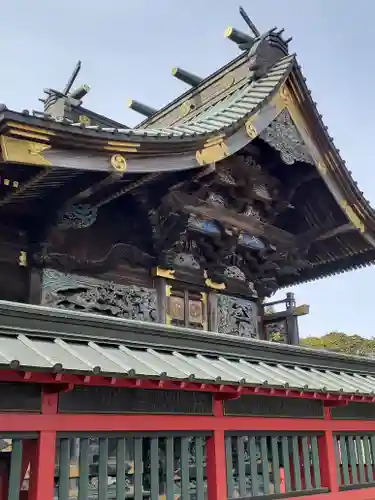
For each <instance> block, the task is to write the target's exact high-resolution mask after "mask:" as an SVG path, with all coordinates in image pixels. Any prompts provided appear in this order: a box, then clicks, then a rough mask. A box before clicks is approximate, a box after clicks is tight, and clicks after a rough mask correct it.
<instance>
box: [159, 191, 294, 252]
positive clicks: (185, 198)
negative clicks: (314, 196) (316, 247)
mask: <svg viewBox="0 0 375 500" xmlns="http://www.w3.org/2000/svg"><path fill="white" fill-rule="evenodd" d="M168 197H169V200H168V201H169V203H170V204H171V205H173V206H176V207H178V208H180V209H181V210H183V211H184V212H185V213H190V214H194V215H197V216H199V217H202V218H204V219H210V220H216V221H219V222H220V223H221V224H223V225H224V226H230V227H232V228H236V229H238V230H240V231H245V232H247V233H249V234H251V235H252V236H258V237H261V236H264V237H265V238H267V240H268V241H270V242H271V243H277V244H279V245H280V244H281V245H283V246H286V247H292V246H294V245H295V243H296V239H295V237H294V236H293V235H292V234H291V233H288V232H287V231H284V230H283V229H280V228H278V227H276V226H272V225H270V224H266V223H264V222H261V221H259V220H258V219H257V218H256V217H253V216H251V215H243V214H239V213H237V212H235V211H234V210H230V209H227V208H223V207H216V206H212V205H210V204H208V203H206V202H204V201H203V200H200V199H199V198H196V197H195V196H192V195H188V194H185V193H182V192H174V193H170V195H169V196H168Z"/></svg>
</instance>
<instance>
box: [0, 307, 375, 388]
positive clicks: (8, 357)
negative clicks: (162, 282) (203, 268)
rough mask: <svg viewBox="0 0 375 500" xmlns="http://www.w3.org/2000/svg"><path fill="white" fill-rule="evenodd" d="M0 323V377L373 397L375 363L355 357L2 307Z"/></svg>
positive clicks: (84, 315) (54, 311)
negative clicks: (60, 376) (87, 378)
mask: <svg viewBox="0 0 375 500" xmlns="http://www.w3.org/2000/svg"><path fill="white" fill-rule="evenodd" d="M0 324H1V325H2V327H1V329H0V368H1V369H3V370H6V369H7V370H9V368H10V369H13V370H20V371H28V372H29V371H31V372H32V371H39V372H40V371H42V372H54V373H56V372H58V373H70V374H82V375H90V374H94V375H102V376H104V377H115V378H136V377H139V378H149V379H150V378H151V379H163V380H170V381H196V382H199V383H204V384H210V385H230V386H238V387H262V386H263V387H264V386H266V387H268V388H275V389H290V390H293V389H296V390H299V391H304V392H312V393H336V394H340V395H357V396H374V395H375V362H374V361H373V360H367V359H362V358H359V357H354V356H346V355H341V354H336V353H330V352H324V351H314V350H311V349H307V348H303V347H298V346H286V345H281V344H275V343H270V342H263V341H255V340H253V339H245V338H238V337H233V336H230V335H222V334H217V333H213V332H202V331H195V330H188V329H182V328H176V327H170V326H168V327H167V326H165V325H160V324H153V323H147V322H138V321H132V320H124V319H114V318H109V317H105V316H101V315H94V314H87V313H77V312H71V311H66V310H58V309H52V308H45V307H41V306H29V305H23V304H14V303H9V302H3V301H1V302H0ZM77 327H78V329H79V331H80V332H83V333H73V332H74V330H77ZM90 332H91V334H90ZM98 332H101V335H98ZM130 332H132V334H133V335H131V334H130ZM142 332H143V337H142V335H141V334H142ZM147 336H148V337H147ZM137 338H138V339H139V340H138V341H137V340H135V339H137ZM176 339H177V343H176ZM178 340H179V342H178ZM178 344H180V346H179V345H178ZM221 347H224V350H222V349H221ZM220 351H221V352H220Z"/></svg>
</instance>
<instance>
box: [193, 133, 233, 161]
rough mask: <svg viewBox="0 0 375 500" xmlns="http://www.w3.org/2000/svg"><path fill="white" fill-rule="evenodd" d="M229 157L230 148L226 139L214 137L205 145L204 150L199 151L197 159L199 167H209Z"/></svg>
mask: <svg viewBox="0 0 375 500" xmlns="http://www.w3.org/2000/svg"><path fill="white" fill-rule="evenodd" d="M228 155H229V150H228V146H227V145H226V144H225V141H224V137H223V136H219V137H213V138H212V139H209V140H208V141H206V143H205V144H204V147H203V149H201V150H200V151H197V153H196V155H195V157H196V159H197V162H198V164H199V165H209V164H210V163H216V162H218V161H220V160H223V159H224V158H226V157H227V156H228Z"/></svg>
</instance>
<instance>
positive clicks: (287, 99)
mask: <svg viewBox="0 0 375 500" xmlns="http://www.w3.org/2000/svg"><path fill="white" fill-rule="evenodd" d="M280 97H281V99H282V101H283V102H284V104H286V105H288V104H290V103H291V102H292V94H291V93H290V90H289V89H288V87H287V86H286V85H283V86H282V87H281V89H280Z"/></svg>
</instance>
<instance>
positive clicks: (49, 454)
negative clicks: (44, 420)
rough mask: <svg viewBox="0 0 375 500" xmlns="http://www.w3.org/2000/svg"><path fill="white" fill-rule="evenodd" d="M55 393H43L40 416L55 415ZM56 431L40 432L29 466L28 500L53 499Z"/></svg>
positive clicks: (56, 398) (56, 397) (56, 396)
mask: <svg viewBox="0 0 375 500" xmlns="http://www.w3.org/2000/svg"><path fill="white" fill-rule="evenodd" d="M57 401H58V395H57V393H56V392H52V393H49V392H43V394H42V414H43V415H45V416H46V417H48V416H49V417H51V421H53V417H54V415H55V414H56V413H57ZM56 430H57V429H53V430H42V431H40V433H39V438H38V440H37V442H36V447H35V459H34V460H32V461H31V464H30V483H29V496H28V500H51V498H53V497H54V494H53V493H54V492H53V489H54V480H55V454H56Z"/></svg>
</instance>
